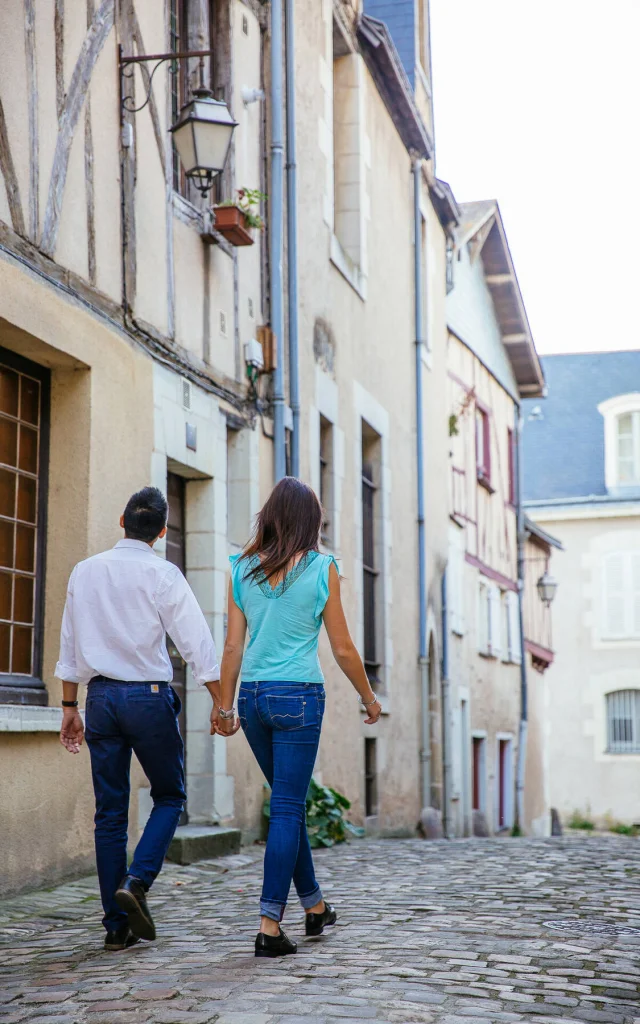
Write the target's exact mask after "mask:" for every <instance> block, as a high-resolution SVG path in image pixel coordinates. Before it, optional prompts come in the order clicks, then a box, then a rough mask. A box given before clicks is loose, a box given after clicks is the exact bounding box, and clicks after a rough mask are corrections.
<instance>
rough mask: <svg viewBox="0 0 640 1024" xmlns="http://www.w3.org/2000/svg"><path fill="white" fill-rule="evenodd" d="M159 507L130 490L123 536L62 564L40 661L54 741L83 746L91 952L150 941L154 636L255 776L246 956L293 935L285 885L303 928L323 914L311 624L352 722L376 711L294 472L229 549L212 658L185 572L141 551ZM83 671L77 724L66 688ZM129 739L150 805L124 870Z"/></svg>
mask: <svg viewBox="0 0 640 1024" xmlns="http://www.w3.org/2000/svg"><path fill="white" fill-rule="evenodd" d="M167 516H168V506H167V501H166V498H165V496H164V495H163V494H162V492H161V491H159V490H158V489H157V488H154V487H145V488H143V490H141V491H139V492H138V493H137V494H134V495H132V497H131V498H130V499H129V501H128V502H127V506H126V508H125V510H124V513H123V515H122V517H121V519H120V525H121V527H122V528H123V530H124V539H123V540H121V541H119V542H118V543H117V544H116V545H115V547H114V548H111V549H110V550H108V551H105V552H102V553H101V554H98V555H94V556H93V557H91V558H88V559H86V560H85V561H83V562H80V563H79V564H78V565H76V567H75V568H74V570H73V572H72V574H71V577H70V580H69V586H68V591H67V601H66V605H65V610H64V616H63V620H62V630H61V643H60V660H59V662H58V665H57V666H56V673H55V674H56V676H57V677H58V678H60V679H61V680H62V689H63V700H62V706H63V722H62V729H61V733H60V740H61V742H62V744H63V746H64V747H66V749H67V750H68V751H69V752H70V753H78V751H79V749H80V745H81V743H82V740H83V738H84V736H85V735H86V740H87V745H88V747H89V753H90V756H91V771H92V776H93V786H94V791H95V798H96V814H95V846H96V861H97V868H98V877H99V882H100V894H101V898H102V905H103V908H104V918H103V924H104V927H105V929H106V932H107V934H106V938H105V949H108V950H123V949H126V948H128V947H129V946H131V945H133V944H134V943H136V942H138V941H139V940H140V939H147V940H152V939H154V938H155V934H156V931H155V924H154V921H153V918H152V916H151V912H150V910H149V906H148V903H147V898H146V896H147V893H148V891H149V889H150V887H151V885H152V884H153V882H154V880H155V878H156V877H157V875H158V874H159V872H160V870H161V868H162V863H163V860H164V857H165V854H166V852H167V849H168V847H169V844H170V842H171V840H172V838H173V834H174V832H175V829H176V827H177V824H178V821H179V819H180V816H181V814H182V811H183V808H184V802H185V799H186V793H185V782H184V747H183V742H182V738H181V736H180V729H179V725H178V715H179V712H180V700H179V698H178V696H177V694H176V692H175V691H174V690H173V688H172V686H171V681H172V679H173V670H172V667H171V662H170V660H169V656H168V654H167V647H166V635H167V634H169V635H170V637H171V639H172V641H173V643H174V644H175V645H176V647H177V648H178V650H179V652H180V654H181V656H182V658H183V659H184V660H185V662H187V664H188V665H189V666H190V668H191V670H192V672H193V675H194V678H195V680H196V682H197V683H198V684H199V685H202V686H205V687H206V688H207V689H208V691H209V693H210V695H211V698H212V701H213V707H212V710H211V732H212V734H214V733H217V734H219V735H220V736H227V737H231V736H233V735H234V734H235V733H236V732H237V731H238V729H239V728H242V730H243V732H244V734H245V736H246V738H247V740H248V742H249V745H250V747H251V750H252V751H253V754H254V756H255V758H256V760H257V762H258V764H259V766H260V768H261V770H262V772H263V774H264V776H265V778H266V780H267V782H268V783H269V785H270V786H271V791H272V792H271V816H270V822H269V834H268V839H267V845H266V850H265V857H264V880H263V886H262V896H261V900H260V915H261V920H260V931H259V932H258V934H257V936H256V941H255V955H256V956H263V957H276V956H282V955H285V954H287V953H295V952H296V951H297V946H296V943H295V942H293V941H291V939H289V938H288V936H287V935H286V934H285V932H284V931H283V930H282V928H281V926H280V922H281V921H282V918H283V915H284V911H285V907H286V903H287V899H288V896H289V889H290V887H291V882H292V881H293V883H294V885H295V889H296V892H297V895H298V898H299V899H300V902H301V904H302V906H303V908H304V910H305V932H306V934H307V935H320V934H321V933H322V931H323V930H324V928H325V927H327V926H328V925H332V924H335V922H336V912H335V909H334V908H333V907H332V906H331V905H330V904H329V903H328V902H326V901H325V900H324V898H323V896H322V892H321V890H320V887H319V885H318V883H317V881H316V877H315V871H314V866H313V859H312V856H311V848H310V846H309V840H308V837H307V829H306V821H305V801H306V795H307V790H308V787H309V783H310V781H311V775H312V772H313V768H314V764H315V760H316V755H317V751H318V744H319V741H320V731H321V727H322V719H323V715H324V707H325V691H324V677H323V675H322V670H321V668H320V662H319V660H318V637H319V634H320V629H321V627H322V623H323V622H324V625H325V627H326V630H327V634H328V636H329V641H330V643H331V650H332V652H333V655H334V657H335V659H336V662H337V663H338V665H339V667H340V668H341V669H342V671H343V672H344V674H345V675H346V676H347V678H348V679H349V681H350V682H351V683H352V685H353V687H354V688H355V690H356V692H357V693H358V695H359V698H360V701H361V703H362V704H363V705H364V707H365V709H366V712H367V717H366V718H365V722H366V724H368V725H372V724H374V723H375V722H377V721H378V719H379V717H380V714H381V712H382V708H381V707H380V704H379V702H378V700H377V699H376V696H375V694H374V693H373V691H372V689H371V684H370V682H369V679H368V678H367V674H366V672H365V669H364V666H363V664H362V660H361V658H360V655H359V654H358V651H357V650H356V647H355V645H354V643H353V641H352V639H351V636H350V634H349V629H348V626H347V622H346V619H345V615H344V611H343V608H342V602H341V598H340V577H339V574H338V569H337V565H336V562H335V559H334V558H333V556H332V555H325V554H321V553H320V551H319V542H320V530H321V526H322V518H323V512H322V507H321V505H320V502H319V501H318V498H317V496H316V494H315V492H314V491H313V490H312V489H311V488H310V487H308V486H307V485H306V484H304V483H303V482H302V481H300V480H298V479H296V478H294V477H285V478H284V479H283V480H281V481H280V482H279V483H278V484H277V485H276V487H275V488H274V489H273V491H272V493H271V495H270V497H269V499H268V500H267V502H266V503H265V505H264V506H263V508H262V509H261V511H260V513H259V514H258V516H257V520H256V527H255V530H254V534H253V537H252V539H251V541H250V543H249V544H248V545H247V546H246V548H245V549H244V551H243V552H242V553H241V554H239V555H234V556H232V557H231V559H230V561H231V579H230V582H229V598H228V601H229V607H228V620H227V636H226V640H225V645H224V652H223V657H222V665H221V667H218V661H217V656H216V650H215V646H214V643H213V640H212V637H211V632H210V630H209V627H208V625H207V623H206V620H205V618H204V615H203V613H202V611H201V609H200V606H199V605H198V602H197V601H196V598H195V596H194V594H193V592H192V590H191V588H190V587H189V584H188V583H187V581H186V579H185V578H184V576H183V575H182V573H181V572H180V570H179V569H178V568H177V567H176V566H175V565H172V564H171V563H169V562H167V561H165V560H164V559H162V558H159V557H157V556H156V555H155V554H154V552H153V545H154V544H155V543H156V541H158V540H160V539H161V538H162V537H164V535H165V533H166V529H167ZM247 631H248V634H249V642H248V643H247V644H246V645H245V641H246V636H247ZM238 679H240V680H241V683H240V690H239V692H238V697H237V706H234V701H235V697H236V687H237V682H238ZM83 683H85V684H88V686H87V699H86V713H85V722H84V723H83V720H82V718H81V716H80V714H79V712H78V699H77V694H78V685H79V684H83ZM132 751H133V752H135V754H136V756H137V758H138V760H139V762H140V764H141V766H142V769H143V771H144V773H145V775H146V776H147V778H148V780H149V782H150V784H151V799H152V802H153V809H152V811H151V814H150V816H149V819H148V821H147V824H146V826H145V829H144V831H143V833H142V836H141V838H140V840H139V842H138V845H137V847H136V850H135V853H134V856H133V860H132V862H131V865H130V866H129V867H128V868H127V827H128V820H129V771H130V764H131V753H132Z"/></svg>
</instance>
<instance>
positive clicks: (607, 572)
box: [602, 551, 640, 640]
mask: <svg viewBox="0 0 640 1024" xmlns="http://www.w3.org/2000/svg"><path fill="white" fill-rule="evenodd" d="M602 595H603V597H602V600H603V616H602V638H603V639H604V640H638V639H640V551H612V552H610V553H609V554H608V555H606V556H605V558H604V562H603V585H602Z"/></svg>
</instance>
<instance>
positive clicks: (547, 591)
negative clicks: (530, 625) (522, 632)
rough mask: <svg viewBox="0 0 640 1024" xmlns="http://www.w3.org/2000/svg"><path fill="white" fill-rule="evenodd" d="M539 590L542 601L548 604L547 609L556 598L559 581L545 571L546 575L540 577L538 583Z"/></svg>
mask: <svg viewBox="0 0 640 1024" xmlns="http://www.w3.org/2000/svg"><path fill="white" fill-rule="evenodd" d="M536 587H537V589H538V595H539V597H540V600H541V601H543V602H544V604H546V606H547V608H548V607H549V605H550V604H551V602H552V601H553V599H554V597H555V596H556V591H557V589H558V581H557V580H556V579H554V577H553V576H551V575H550V573H549V572H548V571H547V570H546V569H545V572H544V574H543V575H542V576H541V577H540V579H539V580H538V582H537V583H536Z"/></svg>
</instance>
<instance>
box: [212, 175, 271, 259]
mask: <svg viewBox="0 0 640 1024" xmlns="http://www.w3.org/2000/svg"><path fill="white" fill-rule="evenodd" d="M236 197H237V198H236V199H227V200H226V201H225V202H224V203H219V204H218V205H217V206H214V208H213V212H214V214H215V221H214V227H215V229H216V231H219V232H220V234H221V235H224V237H225V238H226V239H227V241H228V242H230V243H231V245H253V242H254V233H255V231H256V230H258V231H261V230H262V229H263V228H264V220H263V219H262V217H261V216H260V214H259V213H258V212H257V207H258V205H259V203H260V202H261V201H262V200H263V199H266V198H267V197H266V195H265V194H264V192H260V191H259V190H258V189H257V188H239V189H236Z"/></svg>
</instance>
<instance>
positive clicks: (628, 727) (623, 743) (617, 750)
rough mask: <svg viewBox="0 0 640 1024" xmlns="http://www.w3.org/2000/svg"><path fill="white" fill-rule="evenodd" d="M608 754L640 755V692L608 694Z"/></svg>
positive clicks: (626, 691)
mask: <svg viewBox="0 0 640 1024" xmlns="http://www.w3.org/2000/svg"><path fill="white" fill-rule="evenodd" d="M606 699H607V752H608V753H609V754H640V690H618V691H617V692H616V693H608V694H607V698H606Z"/></svg>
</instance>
